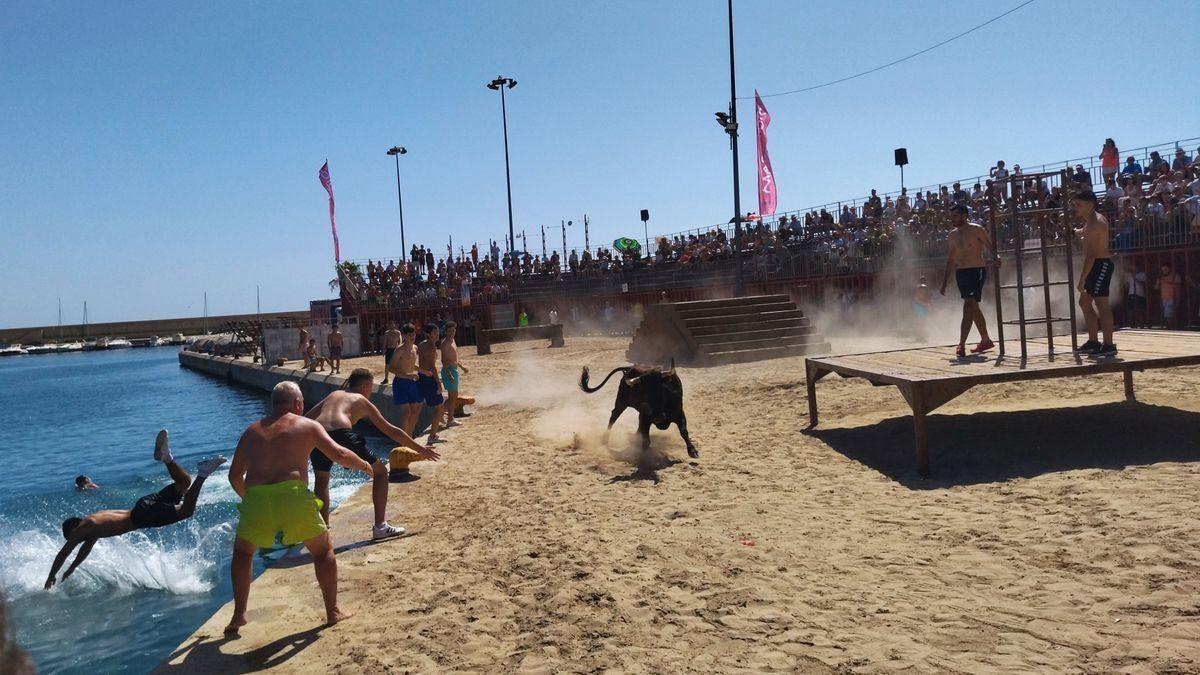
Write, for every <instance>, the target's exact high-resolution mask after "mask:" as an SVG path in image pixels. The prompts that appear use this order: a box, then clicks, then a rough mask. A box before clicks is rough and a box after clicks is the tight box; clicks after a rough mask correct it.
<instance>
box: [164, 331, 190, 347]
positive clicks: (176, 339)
mask: <svg viewBox="0 0 1200 675" xmlns="http://www.w3.org/2000/svg"><path fill="white" fill-rule="evenodd" d="M186 343H187V340H186V339H185V338H184V337H183V333H176V334H174V335H172V336H171V339H170V340H169V341H168V342H167V344H172V345H182V344H186Z"/></svg>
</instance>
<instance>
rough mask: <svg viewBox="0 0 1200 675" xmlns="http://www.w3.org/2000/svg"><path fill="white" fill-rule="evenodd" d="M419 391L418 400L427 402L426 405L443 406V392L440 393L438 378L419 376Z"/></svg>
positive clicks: (422, 374)
mask: <svg viewBox="0 0 1200 675" xmlns="http://www.w3.org/2000/svg"><path fill="white" fill-rule="evenodd" d="M417 391H418V392H419V394H418V397H417V400H418V401H421V400H424V401H425V405H441V404H442V401H443V400H444V399H443V398H442V392H440V391H438V381H437V378H436V377H434V376H432V375H426V374H425V373H421V374H420V375H417Z"/></svg>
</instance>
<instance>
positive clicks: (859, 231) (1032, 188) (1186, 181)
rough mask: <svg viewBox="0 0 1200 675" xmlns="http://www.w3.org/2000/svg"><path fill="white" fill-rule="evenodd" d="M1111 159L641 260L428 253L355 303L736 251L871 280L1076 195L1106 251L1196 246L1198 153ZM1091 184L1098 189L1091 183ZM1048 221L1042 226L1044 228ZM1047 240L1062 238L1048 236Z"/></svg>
mask: <svg viewBox="0 0 1200 675" xmlns="http://www.w3.org/2000/svg"><path fill="white" fill-rule="evenodd" d="M1120 156H1121V155H1120V152H1119V150H1118V148H1117V146H1116V143H1115V142H1113V140H1112V139H1106V141H1105V143H1104V146H1103V148H1102V149H1101V152H1100V154H1099V157H1098V159H1099V160H1100V162H1099V165H1100V170H1101V175H1100V176H1099V177H1094V176H1093V175H1092V174H1091V172H1089V171H1088V170H1087V169H1086V168H1085V167H1084V165H1082V164H1077V165H1075V166H1074V167H1073V170H1070V171H1069V172H1068V174H1067V184H1066V185H1063V184H1062V181H1060V180H1059V179H1058V175H1057V174H1054V175H1047V174H1046V173H1030V174H1025V173H1023V171H1022V169H1021V166H1020V165H1019V164H1014V165H1012V167H1011V168H1010V167H1009V166H1007V165H1006V163H1005V162H1004V161H1003V160H1001V161H998V162H996V164H995V166H993V167H991V168H990V169H989V171H988V177H987V178H986V179H983V180H982V181H981V182H979V181H977V182H974V183H973V184H971V185H965V184H962V183H960V182H955V183H952V184H950V185H942V186H939V187H938V189H937V190H932V189H928V190H924V191H920V190H918V191H915V192H913V193H912V194H910V193H909V191H908V190H907V189H902V190H901V191H900V193H899V194H897V195H895V196H892V195H883V196H881V195H879V194H878V192H877V191H876V190H871V193H870V195H869V196H868V197H866V198H865V199H864V200H862V201H861V202H856V203H846V204H842V205H840V209H839V208H836V207H834V208H833V209H832V211H831V210H829V207H826V208H820V209H812V210H809V211H808V212H806V213H803V214H800V213H794V214H788V215H784V216H779V217H774V218H773V219H772V220H771V221H770V222H766V221H764V220H763V219H760V218H758V217H757V216H756V215H754V214H749V215H748V216H747V217H746V220H745V221H744V222H743V232H742V238H741V239H740V240H737V241H735V236H734V233H733V227H732V225H724V226H718V227H713V228H711V229H709V230H707V231H697V232H693V233H688V234H679V235H673V236H661V237H656V238H655V240H654V244H653V245H651V246H650V248H649V250H647V251H644V252H643V251H640V250H638V249H636V248H629V249H626V250H624V251H615V252H614V251H613V250H612V249H609V248H605V247H600V248H598V249H597V250H596V251H595V252H592V251H590V250H586V249H585V250H583V251H581V252H580V251H578V250H572V251H571V252H570V253H569V254H568V255H567V256H566V260H565V264H564V261H563V260H562V259H561V258H560V255H559V252H557V251H555V252H553V253H551V254H549V255H545V254H544V255H541V256H538V255H533V254H531V253H530V252H529V251H518V252H516V253H515V254H514V255H513V256H512V257H510V256H509V254H508V253H507V252H504V253H502V252H501V250H500V247H499V245H498V243H497V242H494V241H493V242H489V246H488V248H487V250H484V251H482V254H481V251H480V250H479V248H478V247H477V246H476V245H472V247H471V249H470V252H469V253H467V252H466V251H460V255H459V256H457V257H447V258H437V256H435V254H434V252H433V250H432V249H426V248H425V247H424V246H417V245H413V247H412V249H411V251H410V254H409V259H408V260H390V261H387V262H386V264H385V263H384V262H383V261H374V260H371V261H368V263H367V265H366V266H365V268H355V269H357V270H359V271H358V272H357V274H356V275H355V274H353V273H352V282H353V283H354V284H355V285H357V286H359V287H361V288H362V289H363V299H364V300H365V301H366V302H368V303H370V304H374V305H384V306H391V307H404V306H415V305H447V304H451V303H455V302H457V301H458V300H459V299H460V298H461V297H462V296H463V294H464V293H472V294H476V295H480V296H482V299H486V300H494V299H504V298H507V297H509V295H510V293H511V290H512V289H513V288H514V287H515V286H516V285H519V284H521V283H524V282H526V281H528V280H529V279H531V278H541V279H590V278H598V277H604V276H608V275H612V274H614V273H621V272H628V271H633V270H639V269H645V268H658V269H675V270H680V271H687V270H705V269H707V268H710V267H713V266H715V265H719V264H722V263H723V262H725V261H728V260H731V259H733V258H734V257H735V251H736V250H737V249H738V248H740V249H741V251H742V253H743V255H744V256H745V258H746V260H747V264H748V266H749V270H750V272H751V274H753V275H755V276H756V277H765V276H767V275H770V274H771V273H772V272H778V271H782V272H784V273H791V274H800V273H803V274H821V273H838V272H851V271H871V270H872V269H875V268H874V267H872V265H873V263H875V262H877V261H879V260H880V259H882V258H884V257H886V256H888V255H891V254H893V253H894V252H896V251H900V252H901V254H903V255H907V256H911V257H924V258H930V257H938V256H940V255H942V254H943V253H944V247H945V242H946V238H947V236H948V234H949V232H950V229H951V225H950V222H951V219H950V209H951V207H953V206H955V205H958V204H962V205H965V206H966V207H967V208H968V210H969V218H970V219H971V220H974V221H976V222H986V221H987V218H988V209H989V208H990V207H991V206H993V205H995V206H996V207H998V211H997V214H999V215H998V218H999V220H998V221H997V222H998V226H999V228H1000V231H1001V236H1002V237H1005V239H1006V240H1008V241H1012V240H1013V235H1014V234H1016V233H1015V232H1014V231H1013V228H1014V223H1013V222H1011V218H1010V214H1011V209H1012V207H1013V206H1015V207H1016V208H1017V209H1018V210H1019V211H1020V210H1029V209H1039V210H1042V209H1044V210H1049V211H1054V210H1061V209H1062V208H1063V207H1064V206H1065V204H1064V200H1065V199H1067V198H1068V197H1069V195H1070V194H1073V193H1074V192H1078V191H1086V190H1092V191H1095V192H1096V193H1097V194H1098V195H1100V204H1101V210H1102V212H1104V213H1105V214H1106V215H1108V217H1109V219H1110V222H1111V224H1112V226H1113V234H1114V246H1115V248H1117V249H1122V248H1129V247H1135V246H1142V245H1146V244H1159V243H1174V242H1176V241H1183V240H1184V239H1183V238H1184V237H1196V238H1197V239H1200V148H1197V151H1196V154H1195V155H1193V156H1189V155H1188V154H1187V153H1186V151H1185V150H1183V149H1182V148H1177V149H1176V151H1175V153H1174V156H1173V157H1172V158H1171V159H1170V160H1167V159H1165V158H1163V157H1161V156H1160V154H1159V153H1158V152H1152V153H1150V156H1149V161H1148V162H1147V166H1145V167H1143V166H1142V165H1141V164H1140V163H1139V162H1138V161H1137V160H1136V158H1135V157H1133V156H1129V157H1127V158H1126V160H1125V164H1124V165H1123V166H1121V165H1120ZM1097 178H1098V180H1097ZM1050 217H1051V218H1054V216H1053V215H1051V216H1050ZM1019 221H1020V222H1019V223H1017V224H1016V225H1018V226H1021V227H1024V228H1025V231H1024V232H1022V233H1021V236H1022V238H1028V237H1029V236H1036V234H1035V231H1034V227H1035V222H1036V221H1035V220H1034V219H1032V218H1019ZM1054 231H1055V232H1056V233H1057V235H1056V236H1062V235H1063V233H1066V232H1068V231H1069V230H1068V228H1065V227H1056V228H1054Z"/></svg>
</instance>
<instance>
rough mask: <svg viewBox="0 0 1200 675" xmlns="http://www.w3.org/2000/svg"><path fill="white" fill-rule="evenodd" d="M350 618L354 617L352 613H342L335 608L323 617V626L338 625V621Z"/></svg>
mask: <svg viewBox="0 0 1200 675" xmlns="http://www.w3.org/2000/svg"><path fill="white" fill-rule="evenodd" d="M352 616H354V612H343V611H342V610H340V609H336V608H335V609H334V610H333V611H332V612H329V613H327V614H326V615H325V625H326V626H332V625H333V624H335V623H338V622H339V621H345V620H346V619H349V618H350V617H352Z"/></svg>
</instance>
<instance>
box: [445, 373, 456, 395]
mask: <svg viewBox="0 0 1200 675" xmlns="http://www.w3.org/2000/svg"><path fill="white" fill-rule="evenodd" d="M442 386H443V387H445V388H446V391H449V392H454V393H456V394H457V393H458V366H442Z"/></svg>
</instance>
